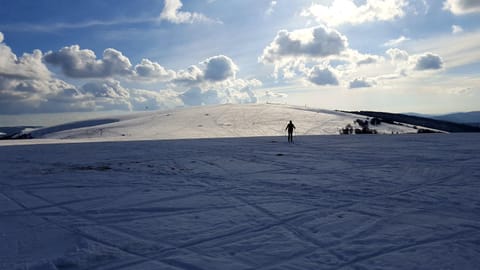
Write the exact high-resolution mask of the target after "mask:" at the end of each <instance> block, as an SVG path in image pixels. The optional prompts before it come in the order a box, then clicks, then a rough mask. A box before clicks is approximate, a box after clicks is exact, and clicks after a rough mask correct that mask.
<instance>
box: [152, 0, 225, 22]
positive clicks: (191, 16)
mask: <svg viewBox="0 0 480 270" xmlns="http://www.w3.org/2000/svg"><path fill="white" fill-rule="evenodd" d="M182 6H183V4H182V2H181V1H180V0H165V6H164V7H163V10H162V13H161V14H160V20H164V21H168V22H171V23H175V24H182V23H190V24H192V23H197V22H207V23H212V22H218V21H215V20H213V19H210V18H208V17H207V16H205V15H203V14H201V13H196V12H186V11H180V9H181V8H182Z"/></svg>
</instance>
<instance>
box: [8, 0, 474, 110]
mask: <svg viewBox="0 0 480 270" xmlns="http://www.w3.org/2000/svg"><path fill="white" fill-rule="evenodd" d="M0 6H1V9H0V115H26V114H39V113H72V112H105V111H145V110H157V109H160V110H163V109H172V108H177V107H185V106H198V105H210V104H224V103H264V102H272V103H273V102H275V103H285V104H292V105H301V106H304V105H305V106H309V107H316V108H324V109H339V110H379V111H389V112H417V113H430V114H442V113H449V112H463V111H476V110H477V111H478V110H480V105H479V104H480V76H478V75H479V73H480V16H479V15H480V1H478V0H441V1H440V0H421V1H411V0H380V1H373V0H333V1H332V0H324V1H322V0H317V1H312V0H309V1H304V0H296V1H291V0H277V1H270V0H269V1H266V0H238V1H237V0H231V1H220V0H189V1H187V0H137V1H117V0H115V1H113V0H103V1H97V0H82V1H77V0H36V1H31V0H16V1H9V0H0Z"/></svg>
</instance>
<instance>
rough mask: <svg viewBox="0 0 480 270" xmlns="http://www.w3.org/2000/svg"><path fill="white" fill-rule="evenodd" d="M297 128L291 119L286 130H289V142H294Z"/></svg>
mask: <svg viewBox="0 0 480 270" xmlns="http://www.w3.org/2000/svg"><path fill="white" fill-rule="evenodd" d="M294 129H295V125H294V124H293V123H292V120H290V123H288V125H287V127H286V128H285V130H288V142H289V143H293V130H294Z"/></svg>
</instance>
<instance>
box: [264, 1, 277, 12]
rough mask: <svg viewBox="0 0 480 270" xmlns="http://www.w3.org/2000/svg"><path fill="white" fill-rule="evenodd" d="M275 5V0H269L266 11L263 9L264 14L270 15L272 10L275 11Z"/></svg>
mask: <svg viewBox="0 0 480 270" xmlns="http://www.w3.org/2000/svg"><path fill="white" fill-rule="evenodd" d="M276 6H277V1H271V2H270V5H269V6H268V9H267V11H265V14H266V15H268V16H270V15H272V14H273V12H274V11H275V7H276Z"/></svg>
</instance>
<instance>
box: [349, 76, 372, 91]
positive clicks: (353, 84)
mask: <svg viewBox="0 0 480 270" xmlns="http://www.w3.org/2000/svg"><path fill="white" fill-rule="evenodd" d="M373 85H374V82H372V81H369V80H367V79H365V78H356V79H354V80H352V81H350V83H349V85H348V87H349V88H350V89H354V88H368V87H372V86H373Z"/></svg>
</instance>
